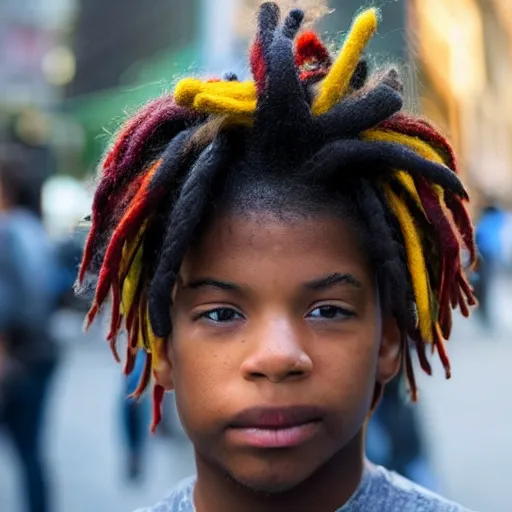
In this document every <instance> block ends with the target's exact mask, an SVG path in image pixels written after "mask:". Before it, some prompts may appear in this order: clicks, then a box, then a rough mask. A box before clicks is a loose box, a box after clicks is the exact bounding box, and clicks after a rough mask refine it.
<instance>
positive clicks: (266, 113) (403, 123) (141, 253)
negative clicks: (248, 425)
mask: <svg viewBox="0 0 512 512" xmlns="http://www.w3.org/2000/svg"><path fill="white" fill-rule="evenodd" d="M303 18H304V13H303V12H302V11H301V10H298V9H294V10H292V11H290V12H289V14H288V15H287V16H286V17H285V18H284V20H283V21H282V22H281V17H280V10H279V8H278V6H277V5H276V4H275V3H273V2H266V3H264V4H262V5H261V7H260V10H259V17H258V31H257V34H256V37H255V39H254V42H253V44H252V47H251V51H250V65H251V71H252V76H253V79H252V80H248V81H240V80H238V78H237V77H236V76H234V75H232V74H229V75H226V76H225V77H224V78H223V79H212V80H207V81H202V80H200V79H197V78H184V79H183V80H181V81H180V82H179V83H178V84H177V86H176V88H175V90H174V94H173V95H165V96H162V97H160V98H158V99H156V100H154V101H152V102H150V103H149V104H148V105H146V106H145V107H144V108H142V109H141V110H140V111H139V113H138V114H136V115H135V116H134V117H133V118H132V119H130V120H128V121H127V122H126V124H125V125H124V126H123V127H122V128H121V129H120V131H119V133H118V134H117V136H116V138H115V141H114V143H113V145H112V147H111V148H110V149H109V150H108V152H107V154H106V157H105V159H104V161H103V163H102V166H101V173H100V179H99V184H98V188H97V191H96V194H95V197H94V202H93V208H92V216H91V229H90V233H89V237H88V240H87V244H86V247H85V251H84V255H83V261H82V264H81V268H80V273H79V284H80V285H81V286H82V287H87V286H88V285H91V283H92V285H93V286H94V287H95V296H94V301H93V303H92V306H91V309H90V311H89V313H88V315H87V319H86V325H90V323H91V322H92V321H93V320H94V318H95V317H96V315H97V313H98V311H99V310H100V308H101V307H102V306H103V305H104V304H105V303H106V302H107V301H108V299H110V301H108V302H109V303H110V305H111V311H112V315H111V326H110V332H109V334H108V336H107V339H108V341H109V342H110V345H111V348H112V350H113V353H114V355H115V357H116V359H117V360H120V357H119V355H118V353H117V348H116V347H117V342H116V340H117V337H118V334H119V333H120V332H121V331H123V330H124V331H126V332H127V333H128V344H127V353H126V358H125V368H124V369H125V372H126V373H127V374H129V373H130V372H131V371H132V370H133V366H134V359H135V354H136V352H137V351H138V350H139V349H141V348H142V349H144V350H145V351H146V352H147V354H148V356H147V358H146V366H145V368H144V372H143V375H142V378H141V380H140V383H139V386H138V388H137V390H136V391H135V393H134V395H135V396H136V397H138V396H140V395H141V394H142V393H143V392H144V391H145V390H146V389H147V388H148V386H149V384H150V382H151V370H152V367H153V365H155V357H157V354H158V353H159V351H158V350H155V349H156V347H158V345H159V344H162V343H166V340H167V338H168V337H169V334H170V333H171V329H172V325H171V318H170V310H171V307H172V299H171V291H172V289H173V287H174V285H175V283H176V279H177V276H178V273H179V270H180V266H181V263H182V260H183V258H184V255H185V253H186V251H187V249H188V248H189V247H190V245H191V244H192V243H193V242H194V240H195V239H196V237H197V236H198V232H200V230H201V229H202V228H201V226H204V224H205V222H207V220H208V219H209V218H211V213H212V208H214V209H217V211H218V205H222V204H224V203H225V201H224V199H225V198H228V201H227V202H228V203H229V204H231V205H232V206H233V207H234V205H238V206H237V207H242V208H245V209H246V210H250V209H258V208H259V209H265V208H268V209H273V210H276V209H279V208H284V209H285V210H287V211H293V210H294V209H297V210H298V211H300V210H301V209H304V210H308V209H309V210H311V209H312V208H313V209H315V208H316V209H317V210H319V209H321V208H323V209H324V210H332V211H337V210H336V204H338V203H343V205H340V208H342V209H343V210H344V211H345V212H348V213H349V214H350V216H351V217H350V218H353V219H354V220H356V221H357V222H358V223H360V225H361V226H362V227H363V228H364V229H363V230H360V231H364V232H365V233H367V234H366V235H364V237H365V241H366V245H367V246H368V250H369V253H370V256H369V258H370V261H371V264H372V267H373V269H374V271H375V274H376V278H377V282H378V289H379V293H380V296H381V301H382V304H383V308H386V309H387V311H388V312H389V313H390V314H392V315H393V316H394V317H395V318H396V321H397V324H398V326H399V328H400V331H401V333H402V347H403V350H402V354H403V367H404V371H405V374H406V376H407V379H408V382H409V388H410V391H411V395H412V399H413V400H416V399H417V388H416V382H415V378H414V372H413V362H412V352H413V351H415V352H416V354H417V356H418V359H419V363H420V365H421V367H422V368H423V370H424V371H425V372H427V373H428V374H430V373H431V367H430V363H429V358H428V356H427V352H428V350H429V349H430V351H431V352H432V353H436V352H437V354H438V355H439V357H440V359H441V361H442V363H443V365H444V368H445V371H446V376H447V378H449V377H450V374H451V370H450V362H449V359H448V356H447V353H446V350H445V341H446V340H448V338H449V337H450V332H451V328H452V310H453V309H456V308H459V309H460V311H461V312H462V314H464V315H466V316H467V315H468V314H469V306H472V305H475V303H476V301H475V298H474V295H473V292H472V289H471V287H470V285H469V283H468V280H467V278H466V276H465V274H464V270H463V268H462V264H461V251H462V250H465V251H468V254H469V255H470V260H471V264H474V263H475V260H476V250H475V244H474V239H473V229H472V225H471V222H470V218H469V215H468V212H467V210H466V207H465V203H466V202H467V201H468V195H467V192H466V190H465V189H464V187H463V185H462V184H461V181H460V180H459V177H458V168H457V163H456V159H455V155H454V153H453V151H452V148H451V147H450V145H449V143H448V142H447V141H446V139H445V138H444V137H443V136H442V135H441V134H440V133H439V132H438V131H437V130H436V129H435V128H434V127H433V126H432V125H431V124H430V123H429V122H428V121H426V120H425V119H421V118H419V117H414V116H410V115H408V114H407V113H405V112H403V97H402V93H403V87H402V84H401V82H400V77H399V73H398V72H397V71H396V70H395V69H393V68H391V69H384V70H377V71H376V72H374V73H371V72H370V70H369V67H368V63H367V61H366V59H365V58H364V56H363V51H364V49H365V47H366V46H367V43H368V42H369V40H370V39H371V37H372V36H373V34H374V33H375V31H376V30H377V23H378V11H377V10H376V9H369V10H366V11H364V12H362V13H361V14H359V15H358V16H357V17H356V18H355V20H354V22H353V25H352V28H351V30H350V32H349V33H348V35H347V37H346V39H345V41H344V44H343V46H342V48H341V50H340V52H339V54H338V55H337V56H336V57H334V56H331V54H330V53H329V51H328V50H327V48H326V46H325V45H324V44H323V42H322V41H321V40H320V38H319V37H318V36H317V35H316V34H315V33H313V32H310V31H307V32H302V33H300V29H301V24H302V22H303ZM278 198H281V201H278V200H277V199H278ZM308 198H309V199H308ZM279 204H280V205H281V206H279ZM244 205H245V206H244ZM272 205H274V206H272ZM276 205H277V206H276ZM320 205H324V206H322V207H320ZM162 397H163V389H162V388H161V387H160V386H159V385H157V384H154V385H153V402H154V411H153V412H154V417H153V425H152V427H153V429H154V428H155V427H156V425H157V424H158V422H159V420H160V407H161V401H162Z"/></svg>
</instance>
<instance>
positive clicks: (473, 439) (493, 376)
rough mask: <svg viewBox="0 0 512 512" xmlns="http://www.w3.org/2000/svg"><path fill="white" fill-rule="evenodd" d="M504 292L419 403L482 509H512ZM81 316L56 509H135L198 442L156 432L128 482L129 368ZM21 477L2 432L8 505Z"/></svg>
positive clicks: (453, 484) (54, 451)
mask: <svg viewBox="0 0 512 512" xmlns="http://www.w3.org/2000/svg"><path fill="white" fill-rule="evenodd" d="M497 293H498V292H497ZM501 293H502V294H504V295H503V300H501V299H500V300H497V302H498V303H499V304H500V306H499V308H498V311H499V312H500V314H499V315H497V316H498V317H499V323H498V326H497V328H496V334H494V335H492V336H489V335H487V334H484V333H482V331H481V330H480V328H479V326H478V325H477V322H476V321H470V322H468V323H466V324H462V325H461V323H460V322H458V323H457V327H456V333H455V337H454V339H453V341H452V342H451V343H450V346H449V350H450V354H451V358H452V366H453V379H452V380H451V381H450V382H446V381H445V380H444V378H443V374H442V371H441V368H440V366H436V372H435V376H434V377H433V378H430V379H428V378H420V390H421V397H420V400H421V404H420V407H421V411H422V414H423V416H424V419H425V428H426V432H427V434H428V438H429V440H430V442H431V449H432V455H433V459H434V463H435V468H436V470H437V472H438V476H439V479H440V481H441V482H442V485H443V492H444V493H445V494H447V495H448V496H449V497H451V498H453V499H457V500H460V501H462V502H463V503H464V504H465V505H466V506H468V507H471V508H472V509H475V510H477V511H479V512H510V510H512V497H511V495H510V483H511V480H510V474H511V473H510V461H511V460H512V427H511V426H512V399H511V397H510V389H511V388H512V373H511V372H510V362H511V361H512V337H511V336H510V333H511V332H512V325H510V320H511V319H510V315H509V314H508V312H509V311H510V309H511V306H512V304H511V303H510V299H509V297H508V296H507V295H506V290H504V289H502V290H501ZM500 297H501V296H500V295H499V293H498V295H496V299H498V298H500ZM507 299H508V302H507ZM80 321H81V317H80V316H79V315H75V314H67V315H63V316H62V317H61V318H60V319H59V325H58V329H59V330H60V331H61V332H63V333H66V332H67V333H68V334H69V336H68V339H67V342H66V358H65V361H64V363H63V365H62V368H61V370H60V372H59V375H58V378H57V382H56V385H55V393H54V397H53V400H52V407H51V413H50V422H49V425H48V427H49V428H48V432H47V450H48V453H49V455H50V461H51V467H52V469H51V474H52V475H53V481H54V493H55V498H56V502H57V505H58V508H57V509H56V510H57V512H131V511H132V510H134V509H136V508H137V507H140V506H142V505H149V504H152V503H154V502H156V501H158V499H159V498H161V497H163V496H164V495H165V493H166V491H167V490H168V489H169V488H170V487H172V485H173V483H175V482H176V481H177V480H179V479H180V478H182V477H185V476H187V475H188V474H190V473H191V472H192V471H193V464H192V459H191V450H190V447H189V445H188V443H187V442H185V441H184V440H183V439H181V438H179V437H178V438H177V440H176V441H170V440H166V439H163V438H155V439H152V440H151V444H150V454H149V464H148V469H149V470H150V476H149V477H148V478H146V480H145V481H144V482H143V483H142V484H140V486H133V485H132V486H130V485H128V484H127V483H126V482H125V481H124V479H123V475H124V474H123V471H124V466H123V462H124V460H123V457H122V451H121V441H120V438H119V424H118V408H119V403H118V398H119V393H120V389H121V375H120V368H119V367H117V366H116V365H115V364H114V362H113V360H112V358H111V356H110V353H109V351H108V348H107V347H106V344H104V343H100V342H99V339H98V338H99V335H98V334H99V333H98V332H93V333H91V334H90V335H88V336H87V337H86V336H83V335H80V334H78V333H77V332H78V331H77V329H78V326H79V323H80ZM70 333H75V334H74V336H71V334H70ZM63 337H65V336H64V335H63ZM17 482H18V481H17V478H16V473H15V470H14V466H13V462H12V459H11V457H10V453H9V450H8V446H6V445H5V443H2V441H1V438H0V510H1V511H2V512H18V511H20V510H21V509H20V508H19V505H18V501H19V500H18V492H17V491H18V487H17V485H18V483H17Z"/></svg>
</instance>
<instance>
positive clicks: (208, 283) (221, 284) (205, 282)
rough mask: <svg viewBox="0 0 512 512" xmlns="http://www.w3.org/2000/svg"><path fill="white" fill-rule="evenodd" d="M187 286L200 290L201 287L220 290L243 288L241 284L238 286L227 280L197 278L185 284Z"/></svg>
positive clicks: (238, 289)
mask: <svg viewBox="0 0 512 512" xmlns="http://www.w3.org/2000/svg"><path fill="white" fill-rule="evenodd" d="M185 288H189V289H192V290H198V289H200V288H217V289H218V290H224V291H240V290H241V289H242V287H241V286H238V285H236V284H234V283H229V282H227V281H218V280H217V279H197V280H195V281H190V283H187V284H186V285H185Z"/></svg>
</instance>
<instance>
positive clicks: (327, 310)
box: [320, 306, 338, 318]
mask: <svg viewBox="0 0 512 512" xmlns="http://www.w3.org/2000/svg"><path fill="white" fill-rule="evenodd" d="M337 314H338V308H335V307H334V306H323V307H321V308H320V315H321V316H323V317H324V318H335V317H336V315H337Z"/></svg>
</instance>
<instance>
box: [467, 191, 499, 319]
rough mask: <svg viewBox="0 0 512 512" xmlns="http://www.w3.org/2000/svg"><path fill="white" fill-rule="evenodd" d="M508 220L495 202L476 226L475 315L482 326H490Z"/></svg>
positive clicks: (484, 212)
mask: <svg viewBox="0 0 512 512" xmlns="http://www.w3.org/2000/svg"><path fill="white" fill-rule="evenodd" d="M506 220H507V217H506V215H505V212H504V211H503V209H502V208H501V207H499V206H498V204H497V203H496V202H494V201H490V202H489V203H488V204H487V205H486V206H485V208H484V209H483V210H482V213H481V216H480V218H479V220H478V223H477V226H476V236H475V238H476V244H477V247H478V251H479V253H480V261H479V263H478V268H477V271H476V273H475V275H474V277H473V281H474V286H475V293H476V296H477V298H478V302H479V307H478V310H477V312H478V316H479V317H480V320H481V322H482V325H483V326H485V327H486V328H491V327H492V304H491V297H492V293H491V290H492V286H493V284H494V282H495V279H496V278H497V276H498V273H499V270H500V265H501V264H502V263H504V243H503V242H504V234H505V228H506Z"/></svg>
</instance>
